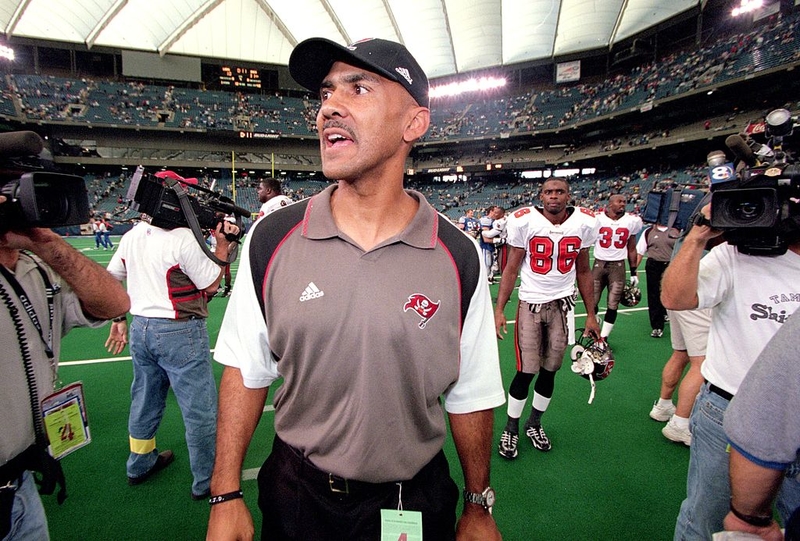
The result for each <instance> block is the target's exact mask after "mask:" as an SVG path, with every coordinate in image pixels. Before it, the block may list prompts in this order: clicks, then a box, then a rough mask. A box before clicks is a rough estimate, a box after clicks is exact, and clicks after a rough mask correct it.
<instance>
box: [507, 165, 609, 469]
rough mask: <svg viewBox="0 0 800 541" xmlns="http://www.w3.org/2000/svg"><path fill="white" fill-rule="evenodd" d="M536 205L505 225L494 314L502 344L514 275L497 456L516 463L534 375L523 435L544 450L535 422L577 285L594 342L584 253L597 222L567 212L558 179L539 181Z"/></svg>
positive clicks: (586, 214) (557, 362)
mask: <svg viewBox="0 0 800 541" xmlns="http://www.w3.org/2000/svg"><path fill="white" fill-rule="evenodd" d="M540 198H541V201H542V207H541V208H538V207H525V208H522V209H519V210H517V211H516V212H514V213H513V214H512V215H511V217H510V218H509V219H508V223H507V224H506V231H507V233H508V238H507V240H506V246H508V263H507V265H506V268H505V270H504V271H503V276H502V278H501V279H500V288H499V291H498V296H497V306H496V307H495V312H494V318H495V326H496V327H497V337H498V338H499V339H501V340H502V339H503V335H504V334H506V333H507V329H506V317H505V315H504V313H503V309H504V308H505V305H506V303H508V300H509V298H510V297H511V292H512V291H513V290H514V286H515V284H516V281H517V275H518V274H519V273H520V271H521V272H522V281H521V284H520V288H519V307H518V309H517V324H516V326H515V329H514V339H515V340H516V344H517V347H516V348H515V349H516V352H517V374H516V375H515V376H514V380H513V381H512V382H511V386H510V388H509V391H508V422H507V424H506V427H505V429H504V430H503V434H502V436H501V437H500V445H499V448H498V451H499V452H500V455H501V456H503V457H504V458H508V459H512V458H516V456H517V443H518V441H519V420H520V417H521V416H522V411H523V410H524V409H525V402H526V401H527V398H528V392H529V388H530V385H531V382H532V381H533V379H534V377H535V376H536V375H537V374H538V375H539V377H538V378H537V379H536V384H535V385H534V389H533V404H532V407H531V415H530V417H529V418H528V420H527V421H526V423H525V434H526V435H527V436H528V437H529V438H530V439H531V443H533V446H534V447H536V448H537V449H539V450H540V451H549V450H550V447H551V445H550V439H549V438H548V437H547V435H546V434H545V432H544V429H543V428H542V423H541V418H542V414H543V413H544V412H545V410H547V407H548V406H549V404H550V399H551V398H552V396H553V387H554V385H555V375H556V372H557V371H558V369H559V368H561V363H562V360H563V358H564V351H565V350H566V348H567V343H568V334H569V331H568V325H567V313H568V312H569V311H570V310H572V309H573V308H574V306H575V281H576V279H577V282H578V290H579V291H580V294H581V297H582V298H583V301H584V304H585V306H586V314H587V316H586V332H587V333H588V334H591V335H592V336H594V337H595V338H599V336H600V326H599V325H598V323H597V319H596V318H595V309H594V307H595V301H594V296H593V294H594V290H593V287H592V285H593V284H592V271H591V267H590V265H589V248H590V247H591V246H592V245H593V244H594V242H595V239H596V238H597V230H598V223H597V218H595V216H594V213H592V211H590V210H587V209H584V208H580V207H568V206H567V202H568V201H569V183H568V182H567V181H566V180H564V179H560V178H557V179H550V180H547V181H545V183H544V184H543V185H542V191H541V194H540Z"/></svg>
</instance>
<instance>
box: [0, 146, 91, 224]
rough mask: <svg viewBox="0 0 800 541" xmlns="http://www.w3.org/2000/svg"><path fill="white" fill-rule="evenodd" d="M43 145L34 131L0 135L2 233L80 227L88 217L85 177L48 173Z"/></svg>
mask: <svg viewBox="0 0 800 541" xmlns="http://www.w3.org/2000/svg"><path fill="white" fill-rule="evenodd" d="M43 150H44V141H43V140H42V138H41V137H39V136H38V135H37V134H36V133H34V132H32V131H19V132H8V133H2V134H0V195H4V196H5V197H6V202H5V203H3V204H0V232H2V231H8V230H10V229H27V228H31V227H62V226H69V225H80V224H82V223H85V222H86V220H87V219H88V217H89V196H88V193H87V190H86V183H85V182H84V180H83V177H79V176H77V175H67V174H63V173H56V172H53V171H48V170H46V169H47V168H48V165H49V164H47V163H46V161H45V160H43V159H42V157H41V155H42V151H43Z"/></svg>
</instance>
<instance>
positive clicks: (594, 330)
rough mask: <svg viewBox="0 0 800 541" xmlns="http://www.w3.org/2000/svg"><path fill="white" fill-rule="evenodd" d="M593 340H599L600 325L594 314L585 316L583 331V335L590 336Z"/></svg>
mask: <svg viewBox="0 0 800 541" xmlns="http://www.w3.org/2000/svg"><path fill="white" fill-rule="evenodd" d="M590 335H591V337H592V338H594V339H595V340H600V325H599V324H598V323H597V318H596V317H594V316H588V315H587V316H586V327H585V329H584V331H583V336H590Z"/></svg>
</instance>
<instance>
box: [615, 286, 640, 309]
mask: <svg viewBox="0 0 800 541" xmlns="http://www.w3.org/2000/svg"><path fill="white" fill-rule="evenodd" d="M640 302H642V290H641V289H639V287H638V286H636V285H634V284H632V283H631V282H625V288H624V289H623V290H622V297H621V298H620V299H619V303H620V304H621V305H622V306H627V307H629V308H630V307H633V306H636V305H637V304H639V303H640Z"/></svg>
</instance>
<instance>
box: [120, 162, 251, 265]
mask: <svg viewBox="0 0 800 541" xmlns="http://www.w3.org/2000/svg"><path fill="white" fill-rule="evenodd" d="M187 188H191V189H193V190H196V191H197V192H198V193H197V194H196V195H192V194H190V193H189V191H188V190H187ZM126 199H127V200H128V201H132V203H131V208H132V209H133V210H137V211H139V212H141V213H144V214H147V215H148V216H149V217H150V223H151V224H152V225H154V226H156V227H161V228H163V229H175V228H177V227H188V228H189V229H191V230H192V232H193V233H194V235H195V238H196V239H197V242H198V243H199V244H200V246H201V247H202V248H203V249H204V251H205V252H206V255H207V256H208V257H209V258H210V259H212V260H213V261H214V262H216V263H218V264H220V265H225V264H228V261H221V260H219V259H218V258H217V257H216V256H215V255H214V254H213V253H211V251H210V250H209V249H208V247H207V246H206V243H205V238H204V237H205V235H204V234H203V230H210V231H214V230H215V229H216V228H217V225H218V224H219V223H220V222H222V221H223V220H224V218H225V216H226V215H234V216H235V217H236V225H237V226H238V227H239V233H238V235H226V238H227V239H228V240H229V241H231V242H233V241H237V240H239V239H241V238H242V236H243V235H244V227H243V226H242V217H243V216H250V211H249V210H247V209H243V208H242V207H239V206H237V205H236V204H235V203H234V202H233V200H232V199H230V198H229V197H225V196H223V195H221V194H218V193H216V192H214V191H212V190H209V189H207V188H203V187H202V186H198V185H197V184H196V179H184V178H182V177H180V176H178V175H177V174H175V173H173V172H172V171H162V172H160V173H156V174H155V175H145V174H144V168H143V167H142V166H141V165H140V166H139V167H137V168H136V172H135V173H134V175H133V178H132V179H131V185H130V188H129V189H128V193H127V195H126ZM233 258H234V259H235V254H233Z"/></svg>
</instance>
